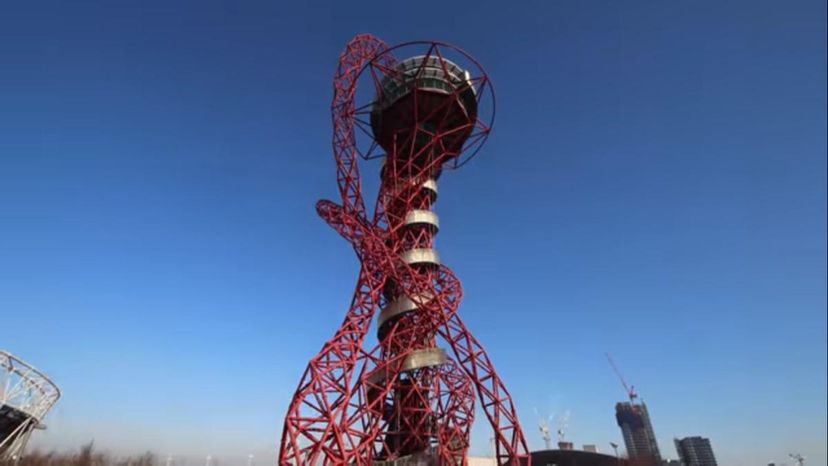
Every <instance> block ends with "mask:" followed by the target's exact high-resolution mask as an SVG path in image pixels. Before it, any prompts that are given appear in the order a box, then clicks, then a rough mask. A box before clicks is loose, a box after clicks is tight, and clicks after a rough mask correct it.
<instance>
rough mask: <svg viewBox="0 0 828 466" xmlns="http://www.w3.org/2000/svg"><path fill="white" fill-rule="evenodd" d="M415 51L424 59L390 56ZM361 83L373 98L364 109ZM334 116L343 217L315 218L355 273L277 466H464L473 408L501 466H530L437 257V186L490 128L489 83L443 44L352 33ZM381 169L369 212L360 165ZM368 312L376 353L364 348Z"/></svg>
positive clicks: (335, 211)
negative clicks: (389, 42) (355, 264)
mask: <svg viewBox="0 0 828 466" xmlns="http://www.w3.org/2000/svg"><path fill="white" fill-rule="evenodd" d="M411 48H419V49H420V53H419V54H418V55H415V56H413V58H409V59H406V60H403V61H398V60H397V59H395V58H394V52H399V51H406V52H408V50H410V49H411ZM446 53H449V54H452V56H453V57H454V56H456V57H457V58H456V59H460V60H463V63H464V64H466V65H467V69H463V68H461V67H460V66H458V65H457V64H455V63H454V62H452V61H450V60H449V59H447V58H446V57H444V54H446ZM364 81H368V82H370V83H372V84H373V86H372V87H369V88H368V90H371V91H373V95H372V96H371V97H370V99H369V101H368V102H367V103H366V104H364V105H360V104H359V103H358V100H359V99H358V95H359V94H358V89H359V86H358V83H359V82H364ZM363 89H364V88H363ZM484 97H487V98H488V99H489V101H487V102H484V101H483V99H484ZM484 104H485V105H484ZM484 110H485V111H484ZM486 112H487V113H488V114H487V115H486V116H483V115H482V114H483V113H486ZM332 113H333V126H334V135H333V149H334V155H335V158H336V168H337V184H338V186H339V192H340V195H341V205H340V204H335V203H334V202H331V201H327V200H322V201H320V202H319V203H318V204H317V212H318V213H319V215H320V216H321V217H322V218H323V219H324V220H325V221H326V222H327V223H328V224H329V225H330V226H332V227H333V228H334V229H335V230H336V231H337V232H339V234H340V235H342V236H343V237H344V238H345V239H346V240H348V241H349V242H350V243H351V245H352V246H353V248H354V250H355V251H356V254H357V257H358V258H359V260H360V263H361V268H360V273H359V278H358V282H357V286H356V291H355V294H354V298H353V301H352V302H351V306H350V309H349V310H348V313H347V315H346V317H345V320H344V322H343V323H342V325H341V326H340V327H339V329H338V330H337V332H336V334H335V335H334V336H333V338H331V339H330V340H329V341H328V342H327V343H325V345H324V346H323V347H322V350H321V351H320V352H319V354H317V355H316V356H315V357H314V358H313V359H312V360H311V361H310V363H309V364H308V367H307V369H306V371H305V373H304V375H303V376H302V380H301V382H300V383H299V387H298V389H297V391H296V394H295V395H294V398H293V400H292V402H291V404H290V407H289V409H288V413H287V416H286V418H285V424H284V428H283V431H282V440H281V450H280V455H279V462H280V464H281V465H372V464H393V463H394V462H395V461H405V460H409V461H423V462H429V464H442V465H455V464H459V465H462V464H465V463H466V453H467V451H468V447H469V435H470V429H471V425H472V422H473V420H474V413H475V397H477V399H478V400H479V402H480V404H481V408H482V412H483V413H484V414H485V416H486V419H487V420H488V421H489V423H490V424H491V426H492V429H493V437H494V447H495V456H496V459H497V463H498V464H501V465H505V464H515V465H516V464H528V463H529V455H528V449H527V445H526V441H525V439H524V436H523V432H522V430H521V428H520V425H519V423H518V418H517V413H516V410H515V406H514V404H513V403H512V400H511V397H510V395H509V392H508V391H507V390H506V387H505V385H504V384H503V382H502V381H501V379H500V378H499V377H498V375H497V373H496V372H495V369H494V366H493V365H492V362H491V360H490V359H489V357H488V355H487V354H486V352H485V350H484V349H483V347H482V346H481V345H480V343H479V342H478V341H477V339H476V338H475V337H474V336H473V335H472V334H471V332H469V330H468V329H467V328H466V326H465V325H464V323H463V321H462V319H461V318H460V316H459V315H458V314H457V308H458V306H459V304H460V299H461V296H462V288H461V285H460V281H459V280H458V279H457V277H455V275H454V273H453V272H452V271H451V269H449V268H448V267H446V266H445V265H443V264H441V263H440V259H439V255H438V254H437V251H436V250H435V249H434V236H435V235H436V233H437V231H438V229H439V221H438V218H437V216H436V215H435V214H434V212H433V211H432V205H433V204H434V202H435V201H436V199H437V179H438V178H439V176H440V174H441V173H442V171H443V169H444V168H447V167H448V168H456V167H459V166H460V165H462V164H463V163H465V162H466V161H467V160H468V159H469V158H470V157H471V156H473V155H474V154H475V153H476V152H477V151H478V150H479V148H480V146H481V145H482V143H483V142H484V141H485V139H486V137H488V134H489V132H490V130H491V125H492V122H493V119H494V93H493V90H492V87H491V83H490V82H489V79H488V76H486V74H485V72H483V70H482V68H481V67H480V65H479V64H478V63H477V62H476V61H475V60H474V59H473V58H471V57H470V56H468V55H467V54H465V52H462V51H461V50H459V49H457V48H455V47H452V46H449V45H446V44H442V43H437V42H417V43H409V44H403V45H400V46H397V47H393V48H390V47H388V46H386V45H385V44H384V43H383V42H382V41H380V40H378V39H377V38H375V37H373V36H370V35H359V36H357V37H355V38H354V39H353V40H352V41H351V42H350V43H349V44H348V46H347V48H346V49H345V51H344V52H343V54H342V56H341V57H340V61H339V67H338V70H337V73H336V77H335V80H334V99H333V104H332ZM363 141H364V144H362V143H361V142H363ZM379 157H382V158H383V161H384V162H383V166H382V169H381V183H380V187H379V193H378V196H377V201H376V204H375V207H374V210H373V213H372V214H369V212H368V210H367V209H366V206H365V201H364V199H363V193H362V186H361V180H360V175H359V166H358V159H359V158H364V159H372V158H379ZM377 311H379V317H378V324H377V342H378V343H377V344H376V345H375V346H374V347H373V348H370V349H369V348H366V347H367V346H368V344H367V342H366V338H367V337H368V336H369V335H368V332H369V329H370V327H371V322H372V320H373V317H374V316H375V315H376V314H377ZM441 345H443V347H441ZM444 347H447V349H449V350H450V353H451V354H449V353H448V352H447V351H446V350H445V349H444ZM418 464H420V463H418Z"/></svg>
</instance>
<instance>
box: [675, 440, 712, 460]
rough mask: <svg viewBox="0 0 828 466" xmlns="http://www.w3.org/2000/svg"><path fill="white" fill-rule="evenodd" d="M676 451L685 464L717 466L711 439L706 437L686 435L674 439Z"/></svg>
mask: <svg viewBox="0 0 828 466" xmlns="http://www.w3.org/2000/svg"><path fill="white" fill-rule="evenodd" d="M674 441H675V443H676V452H678V455H679V458H681V464H682V465H683V466H716V457H715V456H713V447H711V446H710V439H706V438H704V437H685V438H683V439H674Z"/></svg>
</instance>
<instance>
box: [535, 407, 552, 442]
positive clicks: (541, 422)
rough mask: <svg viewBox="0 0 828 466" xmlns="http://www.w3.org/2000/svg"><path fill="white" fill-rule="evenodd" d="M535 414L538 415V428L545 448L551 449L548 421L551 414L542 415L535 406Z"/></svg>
mask: <svg viewBox="0 0 828 466" xmlns="http://www.w3.org/2000/svg"><path fill="white" fill-rule="evenodd" d="M535 414H536V415H537V416H538V429H539V430H540V433H541V437H543V443H544V444H545V445H546V449H547V450H551V449H552V433H551V432H550V430H549V423H550V422H551V421H552V416H553V415H552V414H550V415H549V416H548V417H543V416H541V415H540V413H539V412H538V409H537V408H535Z"/></svg>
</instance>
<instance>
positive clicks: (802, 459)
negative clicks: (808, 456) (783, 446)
mask: <svg viewBox="0 0 828 466" xmlns="http://www.w3.org/2000/svg"><path fill="white" fill-rule="evenodd" d="M788 456H790V457H791V459H792V460H794V461H796V464H797V465H798V466H803V465H804V464H805V457H804V456H802V455H800V454H799V453H788Z"/></svg>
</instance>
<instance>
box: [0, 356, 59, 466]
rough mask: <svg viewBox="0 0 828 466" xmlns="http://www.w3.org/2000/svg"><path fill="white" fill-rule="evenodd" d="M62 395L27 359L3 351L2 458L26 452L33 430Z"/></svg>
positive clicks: (0, 362)
mask: <svg viewBox="0 0 828 466" xmlns="http://www.w3.org/2000/svg"><path fill="white" fill-rule="evenodd" d="M59 398H60V390H59V389H58V387H57V385H55V384H54V383H53V382H52V381H51V380H50V379H49V378H48V377H47V376H46V375H45V374H43V373H42V372H40V371H38V370H37V369H35V368H34V367H32V366H31V365H29V364H27V363H26V362H24V361H23V360H21V359H19V358H17V357H15V356H13V355H11V354H9V353H7V352H5V351H0V461H8V460H15V459H18V458H20V457H21V456H22V455H23V451H24V450H25V448H26V444H27V443H28V441H29V437H30V436H31V434H32V431H33V430H34V429H37V428H43V427H44V426H43V424H42V422H43V418H44V417H45V416H46V413H48V412H49V410H50V409H52V406H54V405H55V403H57V401H58V399H59Z"/></svg>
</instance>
